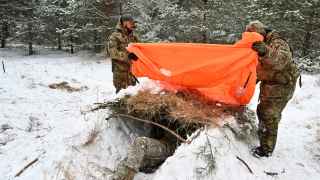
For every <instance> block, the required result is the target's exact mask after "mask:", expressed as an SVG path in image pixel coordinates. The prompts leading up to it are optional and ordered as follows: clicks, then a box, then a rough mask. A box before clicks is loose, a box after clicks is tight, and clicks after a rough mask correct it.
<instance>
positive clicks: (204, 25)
mask: <svg viewBox="0 0 320 180" xmlns="http://www.w3.org/2000/svg"><path fill="white" fill-rule="evenodd" d="M202 2H203V17H202V27H203V28H205V27H206V25H207V12H208V11H207V10H208V8H207V4H208V0H202ZM202 42H203V43H207V42H208V37H207V30H206V29H203V30H202Z"/></svg>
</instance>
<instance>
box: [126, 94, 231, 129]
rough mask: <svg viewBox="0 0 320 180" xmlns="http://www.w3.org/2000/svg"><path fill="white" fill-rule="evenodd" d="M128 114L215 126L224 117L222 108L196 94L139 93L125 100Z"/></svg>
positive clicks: (150, 118) (151, 118)
mask: <svg viewBox="0 0 320 180" xmlns="http://www.w3.org/2000/svg"><path fill="white" fill-rule="evenodd" d="M125 104H127V111H128V114H133V115H138V116H140V117H141V118H145V119H149V120H157V119H162V118H163V117H165V118H167V119H170V120H174V121H179V122H180V123H184V124H191V123H194V124H211V125H216V124H218V123H219V122H218V121H219V119H221V117H222V116H224V115H226V113H225V112H224V109H223V108H220V107H217V106H216V104H215V103H213V102H210V101H208V100H207V99H205V97H203V96H200V95H199V94H198V93H197V92H190V91H188V92H180V93H178V94H175V93H172V92H160V93H158V94H152V93H151V92H150V91H141V92H139V93H138V94H137V95H135V96H131V97H129V98H128V99H127V100H126V103H125Z"/></svg>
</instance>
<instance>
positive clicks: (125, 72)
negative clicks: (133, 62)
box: [112, 59, 136, 93]
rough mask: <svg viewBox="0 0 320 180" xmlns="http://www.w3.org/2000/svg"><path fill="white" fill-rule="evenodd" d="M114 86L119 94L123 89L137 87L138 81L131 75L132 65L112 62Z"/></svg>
mask: <svg viewBox="0 0 320 180" xmlns="http://www.w3.org/2000/svg"><path fill="white" fill-rule="evenodd" d="M112 72H113V85H114V87H115V88H116V92H117V93H118V92H119V91H120V90H121V89H126V88H127V87H128V86H134V85H136V81H135V79H134V77H133V76H132V74H131V73H130V65H129V64H127V63H126V62H120V61H119V60H114V59H113V60H112Z"/></svg>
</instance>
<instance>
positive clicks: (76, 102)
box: [0, 49, 320, 180]
mask: <svg viewBox="0 0 320 180" xmlns="http://www.w3.org/2000/svg"><path fill="white" fill-rule="evenodd" d="M23 54H24V53H23V52H22V51H20V50H19V49H15V50H8V49H1V50H0V61H2V60H4V62H5V68H6V73H3V72H2V68H0V70H1V71H0V174H1V179H4V180H7V179H23V180H38V179H39V180H51V179H53V180H60V179H67V180H73V179H74V180H78V179H83V180H87V179H107V177H108V175H110V171H112V170H113V169H114V167H115V165H116V164H117V163H118V162H119V161H120V160H121V159H123V158H124V157H125V155H126V149H127V146H128V144H129V143H130V141H132V139H133V138H134V136H135V134H133V133H131V131H130V124H129V125H128V124H126V123H125V122H123V121H119V120H116V119H111V120H109V121H106V120H105V118H106V117H107V115H108V111H107V110H105V111H98V112H95V113H90V114H86V115H83V114H81V111H83V110H85V109H86V106H87V105H90V104H93V103H95V102H102V101H104V100H108V99H113V98H114V97H115V94H114V91H115V90H114V88H113V86H112V73H111V64H110V61H108V60H105V59H104V58H103V57H102V56H93V55H90V53H85V52H82V53H79V54H77V55H69V54H66V53H61V52H50V51H48V52H45V53H44V54H46V55H37V56H24V55H23ZM62 81H66V82H68V83H69V84H70V85H71V86H73V87H84V86H86V87H87V88H83V89H82V91H79V92H72V93H70V92H67V91H63V90H60V89H50V88H49V87H48V85H50V84H52V83H60V82H62ZM142 84H143V85H140V86H150V87H153V85H152V84H151V83H150V81H144V83H142ZM137 89H138V88H137V87H136V88H131V89H130V90H129V91H134V90H137ZM319 89H320V76H308V75H305V76H304V86H303V87H302V88H301V89H300V88H298V89H297V91H296V94H295V96H294V98H293V99H292V101H291V102H290V103H289V105H288V107H287V108H286V110H285V111H284V112H283V118H282V121H281V124H280V129H279V138H278V144H277V147H276V150H275V153H274V155H273V157H271V158H263V159H257V158H254V157H252V156H251V155H250V153H249V150H250V147H252V146H253V145H254V143H256V142H253V143H250V144H246V143H244V142H240V141H239V140H237V139H236V138H235V137H234V135H233V134H232V132H231V131H230V130H228V129H224V128H216V129H208V130H205V131H202V132H201V134H200V136H199V137H198V138H196V139H195V140H194V141H193V142H192V143H191V144H190V145H188V144H183V145H181V146H180V147H179V148H178V149H177V151H176V152H175V154H174V155H173V156H172V157H169V158H168V160H167V161H166V162H165V163H164V164H163V165H162V166H161V167H160V168H159V170H158V171H157V172H155V173H154V174H151V175H145V174H142V173H140V174H138V175H137V176H136V179H138V180H139V179H141V180H142V179H156V180H162V179H163V180H165V179H166V180H167V179H168V180H171V179H172V180H191V179H218V180H219V179H220V180H229V179H230V180H232V179H259V180H260V179H281V180H285V179H287V180H295V179H296V180H300V179H308V180H312V179H314V180H318V179H320V112H319V110H318V108H319V107H320V94H319V93H318V92H319ZM256 97H257V96H255V98H253V100H252V104H250V108H252V109H255V107H256V103H257V98H256ZM94 132H97V133H96V134H97V137H96V138H95V140H94V142H92V143H87V141H88V139H90V137H92V135H93V134H95V133H94ZM209 142H210V143H209ZM208 144H211V149H210V148H209V149H208V147H209V146H208ZM205 147H206V148H205ZM211 150H212V151H211ZM209 151H211V152H212V154H213V155H214V158H213V159H211V161H210V163H208V157H207V156H206V155H208V154H209V155H210V154H211V153H208V152H209ZM201 152H202V153H201ZM237 156H238V157H239V158H241V159H242V160H244V161H245V162H246V163H247V164H248V166H249V167H250V168H251V169H252V171H253V173H250V172H249V170H248V168H247V167H246V166H245V165H244V163H242V162H240V161H239V160H238V159H237ZM205 157H206V158H205ZM37 158H38V161H37V162H35V163H34V164H33V165H32V166H30V167H28V168H27V169H26V170H25V171H24V172H23V173H22V174H21V175H20V176H18V177H14V176H15V175H16V174H17V173H18V172H19V171H20V170H21V169H23V168H24V167H25V166H26V165H27V164H28V163H30V162H31V161H33V160H35V159H37ZM209 160H210V158H209ZM213 162H214V163H213ZM208 164H209V165H212V166H208ZM210 167H212V171H210V172H211V174H210V173H209V171H208V170H209V169H208V168H210ZM207 173H209V174H207Z"/></svg>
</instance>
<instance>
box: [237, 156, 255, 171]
mask: <svg viewBox="0 0 320 180" xmlns="http://www.w3.org/2000/svg"><path fill="white" fill-rule="evenodd" d="M237 159H238V160H239V161H240V162H242V163H243V164H244V165H245V166H246V167H247V168H248V170H249V172H250V173H251V174H254V173H253V171H252V169H251V168H250V166H249V165H248V164H247V163H246V162H245V161H244V160H243V159H241V158H240V157H239V156H237Z"/></svg>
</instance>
